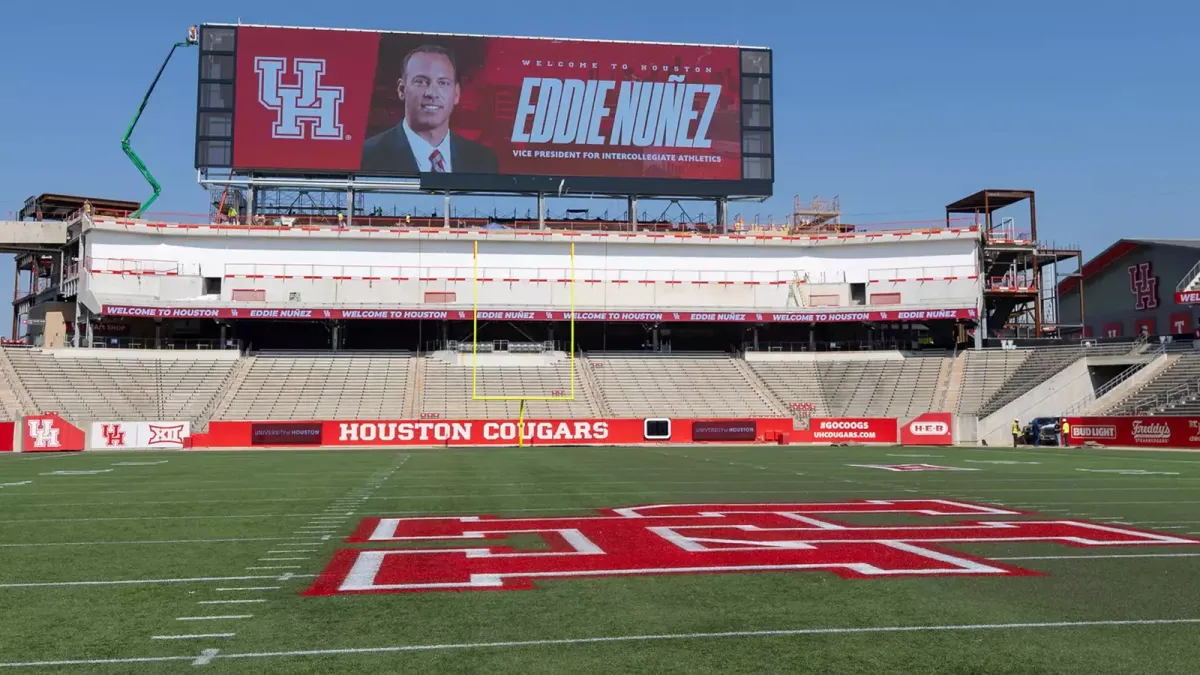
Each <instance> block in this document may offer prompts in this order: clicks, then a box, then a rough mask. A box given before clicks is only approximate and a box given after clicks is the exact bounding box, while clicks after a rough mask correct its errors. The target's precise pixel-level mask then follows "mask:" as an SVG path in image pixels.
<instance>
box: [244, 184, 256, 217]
mask: <svg viewBox="0 0 1200 675" xmlns="http://www.w3.org/2000/svg"><path fill="white" fill-rule="evenodd" d="M256 206H258V188H257V187H255V186H253V185H251V186H250V192H249V194H248V195H246V222H247V223H250V224H251V225H253V224H254V215H255V213H256V212H257V211H256V209H255V207H256Z"/></svg>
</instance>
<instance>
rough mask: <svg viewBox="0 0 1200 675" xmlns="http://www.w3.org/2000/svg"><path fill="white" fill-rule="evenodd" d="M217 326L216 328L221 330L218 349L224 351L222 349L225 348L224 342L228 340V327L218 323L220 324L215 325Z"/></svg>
mask: <svg viewBox="0 0 1200 675" xmlns="http://www.w3.org/2000/svg"><path fill="white" fill-rule="evenodd" d="M217 325H218V327H219V328H220V329H221V344H220V348H221V349H224V348H225V341H226V340H227V339H228V337H227V335H228V329H229V327H228V326H227V325H225V324H224V323H220V324H217Z"/></svg>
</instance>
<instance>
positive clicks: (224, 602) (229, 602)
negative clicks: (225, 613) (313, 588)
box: [196, 575, 316, 605]
mask: <svg viewBox="0 0 1200 675" xmlns="http://www.w3.org/2000/svg"><path fill="white" fill-rule="evenodd" d="M313 576H316V575H313ZM262 602H266V600H263V599H262V598H255V599H253V600H201V601H200V602H197V603H196V604H197V605H255V604H258V603H262Z"/></svg>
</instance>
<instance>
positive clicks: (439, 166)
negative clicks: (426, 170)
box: [429, 148, 446, 173]
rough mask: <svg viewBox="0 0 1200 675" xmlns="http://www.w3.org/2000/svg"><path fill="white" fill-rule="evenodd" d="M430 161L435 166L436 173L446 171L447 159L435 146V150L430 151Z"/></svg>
mask: <svg viewBox="0 0 1200 675" xmlns="http://www.w3.org/2000/svg"><path fill="white" fill-rule="evenodd" d="M429 163H430V164H431V165H432V166H433V172H434V173H446V161H445V159H444V158H443V157H442V151H441V150H438V149H437V148H434V150H433V152H431V153H429Z"/></svg>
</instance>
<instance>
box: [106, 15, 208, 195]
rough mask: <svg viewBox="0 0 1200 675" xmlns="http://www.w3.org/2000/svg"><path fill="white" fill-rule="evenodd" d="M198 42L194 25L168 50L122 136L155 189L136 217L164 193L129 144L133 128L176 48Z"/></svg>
mask: <svg viewBox="0 0 1200 675" xmlns="http://www.w3.org/2000/svg"><path fill="white" fill-rule="evenodd" d="M196 42H197V29H196V26H192V27H191V28H189V29H188V36H187V40H184V41H183V42H176V43H175V44H174V45H171V51H169V52H167V58H166V59H163V62H162V65H161V66H159V68H158V74H156V75H155V76H154V81H153V82H151V83H150V88H149V89H147V90H146V95H145V96H143V97H142V104H141V105H140V106H138V109H137V114H136V115H134V116H133V121H132V122H130V123H129V128H128V129H126V130H125V135H124V136H123V137H122V138H121V149H122V150H124V151H125V155H126V156H127V157H129V161H131V162H133V165H134V166H136V167H137V170H138V171H141V172H142V176H143V177H144V178H145V179H146V182H147V183H150V187H151V188H153V190H154V194H152V195H150V198H149V199H147V200H146V201H144V202H142V205H141V206H140V207H138V210H137V211H134V212H133V217H134V218H140V217H141V215H142V213H143V212H145V210H146V209H147V208H149V207H150V205H151V204H153V203H154V200H156V199H158V196H159V195H160V194H162V186H161V185H159V184H158V181H157V180H155V179H154V176H153V175H151V174H150V170H149V169H147V168H146V165H145V164H144V163H143V162H142V158H141V157H138V156H137V153H136V152H134V151H133V146H131V145H130V144H129V138H130V136H133V128H134V127H136V126H137V123H138V120H140V119H141V118H142V112H144V111H145V110H146V104H147V103H149V102H150V95H151V94H153V93H154V87H155V85H157V84H158V79H159V78H160V77H162V74H163V71H164V70H166V69H167V64H168V63H170V61H171V57H172V56H174V54H175V50H176V49H177V48H179V47H190V46H192V45H194V44H196Z"/></svg>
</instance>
